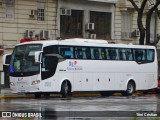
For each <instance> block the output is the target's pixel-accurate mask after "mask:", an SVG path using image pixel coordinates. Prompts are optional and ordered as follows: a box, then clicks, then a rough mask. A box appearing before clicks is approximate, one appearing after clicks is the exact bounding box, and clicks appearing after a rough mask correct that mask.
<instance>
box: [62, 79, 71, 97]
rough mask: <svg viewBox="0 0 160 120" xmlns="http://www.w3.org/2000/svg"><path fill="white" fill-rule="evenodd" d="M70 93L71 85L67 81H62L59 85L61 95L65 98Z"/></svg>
mask: <svg viewBox="0 0 160 120" xmlns="http://www.w3.org/2000/svg"><path fill="white" fill-rule="evenodd" d="M70 93H71V87H70V85H69V83H68V82H67V81H64V82H63V83H62V86H61V95H62V97H63V98H66V97H67V96H68V95H69V94H70Z"/></svg>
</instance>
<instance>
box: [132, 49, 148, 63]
mask: <svg viewBox="0 0 160 120" xmlns="http://www.w3.org/2000/svg"><path fill="white" fill-rule="evenodd" d="M134 59H135V60H136V61H144V60H146V58H145V50H139V49H138V50H134Z"/></svg>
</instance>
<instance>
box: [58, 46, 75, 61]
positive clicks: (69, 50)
mask: <svg viewBox="0 0 160 120" xmlns="http://www.w3.org/2000/svg"><path fill="white" fill-rule="evenodd" d="M59 54H60V55H62V56H63V57H64V58H66V59H70V58H74V55H73V47H67V46H66V47H63V46H61V47H60V48H59Z"/></svg>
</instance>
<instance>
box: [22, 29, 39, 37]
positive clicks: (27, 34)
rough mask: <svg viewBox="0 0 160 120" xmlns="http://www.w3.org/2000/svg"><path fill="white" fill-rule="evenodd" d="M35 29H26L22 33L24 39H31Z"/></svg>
mask: <svg viewBox="0 0 160 120" xmlns="http://www.w3.org/2000/svg"><path fill="white" fill-rule="evenodd" d="M35 35H36V34H35V30H26V31H25V33H24V38H25V39H32V38H35Z"/></svg>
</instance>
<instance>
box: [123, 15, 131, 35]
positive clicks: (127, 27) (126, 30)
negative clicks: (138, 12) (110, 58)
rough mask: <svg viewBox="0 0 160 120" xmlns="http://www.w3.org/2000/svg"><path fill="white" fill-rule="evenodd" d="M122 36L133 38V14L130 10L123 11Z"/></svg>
mask: <svg viewBox="0 0 160 120" xmlns="http://www.w3.org/2000/svg"><path fill="white" fill-rule="evenodd" d="M121 22H122V23H121V25H122V28H121V29H122V30H121V31H122V33H121V37H122V38H131V14H130V13H129V12H122V20H121Z"/></svg>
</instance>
